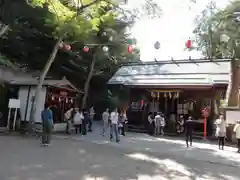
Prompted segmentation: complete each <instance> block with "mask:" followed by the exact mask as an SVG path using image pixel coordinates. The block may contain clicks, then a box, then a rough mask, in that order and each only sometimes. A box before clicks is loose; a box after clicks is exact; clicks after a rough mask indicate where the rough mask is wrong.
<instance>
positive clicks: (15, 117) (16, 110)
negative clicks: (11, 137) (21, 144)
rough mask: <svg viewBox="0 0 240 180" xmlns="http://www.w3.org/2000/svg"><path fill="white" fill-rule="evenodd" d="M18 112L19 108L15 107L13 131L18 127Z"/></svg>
mask: <svg viewBox="0 0 240 180" xmlns="http://www.w3.org/2000/svg"><path fill="white" fill-rule="evenodd" d="M17 112H18V109H17V108H15V112H14V119H13V131H15V128H16V120H17Z"/></svg>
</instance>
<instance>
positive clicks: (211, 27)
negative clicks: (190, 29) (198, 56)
mask: <svg viewBox="0 0 240 180" xmlns="http://www.w3.org/2000/svg"><path fill="white" fill-rule="evenodd" d="M235 12H240V1H237V0H235V1H232V2H231V3H230V4H229V5H228V6H227V7H225V8H224V9H217V8H216V6H215V5H214V4H209V5H208V7H207V8H206V9H205V10H204V11H203V12H202V15H201V16H200V17H198V18H197V20H196V22H197V26H196V28H195V30H194V33H195V35H196V40H197V43H198V49H199V50H201V51H202V52H203V54H204V55H205V56H208V57H217V58H224V57H228V58H229V57H233V56H235V57H240V51H239V48H240V43H239V41H240V26H239V25H240V24H239V22H237V21H236V16H235V15H234V13H235ZM223 35H226V36H228V37H229V40H228V41H227V42H223V41H222V40H221V39H222V37H223Z"/></svg>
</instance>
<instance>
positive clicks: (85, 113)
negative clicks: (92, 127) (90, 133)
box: [82, 109, 89, 135]
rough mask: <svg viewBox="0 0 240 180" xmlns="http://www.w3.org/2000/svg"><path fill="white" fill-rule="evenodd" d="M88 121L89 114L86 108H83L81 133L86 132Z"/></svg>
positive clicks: (84, 133)
mask: <svg viewBox="0 0 240 180" xmlns="http://www.w3.org/2000/svg"><path fill="white" fill-rule="evenodd" d="M88 122H89V115H88V112H87V110H86V109H84V110H83V121H82V135H86V134H87V123H88Z"/></svg>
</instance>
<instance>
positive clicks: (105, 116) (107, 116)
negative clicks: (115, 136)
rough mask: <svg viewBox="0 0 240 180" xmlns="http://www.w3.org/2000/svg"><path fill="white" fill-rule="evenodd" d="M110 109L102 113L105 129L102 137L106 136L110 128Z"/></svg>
mask: <svg viewBox="0 0 240 180" xmlns="http://www.w3.org/2000/svg"><path fill="white" fill-rule="evenodd" d="M109 118H110V114H109V109H108V108H107V109H106V110H105V111H104V112H103V113H102V120H103V129H102V136H105V133H106V131H107V129H108V127H109Z"/></svg>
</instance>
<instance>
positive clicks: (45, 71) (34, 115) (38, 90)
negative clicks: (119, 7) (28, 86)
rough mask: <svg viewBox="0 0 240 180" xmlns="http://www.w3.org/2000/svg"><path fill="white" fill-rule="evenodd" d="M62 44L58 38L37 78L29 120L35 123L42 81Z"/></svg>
mask: <svg viewBox="0 0 240 180" xmlns="http://www.w3.org/2000/svg"><path fill="white" fill-rule="evenodd" d="M61 42H62V39H61V38H59V39H58V40H57V42H56V44H55V46H54V48H53V50H52V53H51V55H50V57H49V59H48V61H47V63H46V64H45V66H44V68H43V71H42V74H41V76H40V78H39V82H38V85H37V87H36V92H35V99H34V103H33V110H32V116H31V119H32V120H33V122H36V119H37V118H38V117H37V116H36V112H37V111H36V109H37V107H38V103H39V100H40V98H41V96H40V95H41V90H42V86H43V83H44V80H45V78H46V75H47V73H48V71H49V69H50V67H51V65H52V63H53V62H54V60H55V58H56V55H57V53H58V50H59V45H60V43H61ZM39 118H40V117H39Z"/></svg>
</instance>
